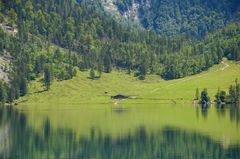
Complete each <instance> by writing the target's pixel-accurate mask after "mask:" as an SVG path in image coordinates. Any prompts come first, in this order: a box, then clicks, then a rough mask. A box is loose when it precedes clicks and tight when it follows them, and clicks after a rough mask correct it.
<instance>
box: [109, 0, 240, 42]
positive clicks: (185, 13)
mask: <svg viewBox="0 0 240 159" xmlns="http://www.w3.org/2000/svg"><path fill="white" fill-rule="evenodd" d="M113 3H114V4H115V5H116V7H117V8H118V10H119V12H120V13H121V14H122V15H124V16H125V17H127V18H128V19H137V20H138V21H139V22H140V24H141V25H142V26H143V27H144V28H147V29H152V30H154V31H156V32H157V33H159V34H161V35H167V36H174V35H177V34H190V35H193V36H196V37H199V38H202V37H204V36H205V35H206V33H207V32H211V31H214V30H216V29H219V28H222V27H224V26H225V25H226V24H227V23H229V22H230V21H232V20H233V19H236V18H237V16H238V15H237V14H238V11H239V4H240V3H239V1H237V0H184V1H183V0H170V1H169V0H161V1H159V0H116V1H114V2H113Z"/></svg>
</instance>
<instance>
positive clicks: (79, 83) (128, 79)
mask: <svg viewBox="0 0 240 159" xmlns="http://www.w3.org/2000/svg"><path fill="white" fill-rule="evenodd" d="M88 76H89V72H79V73H78V75H77V77H75V78H74V79H72V80H68V81H61V82H56V81H55V82H54V83H53V85H52V87H51V90H50V91H48V92H41V91H42V90H43V89H44V88H43V87H42V83H41V82H39V81H40V80H38V81H34V82H32V83H31V85H30V90H29V95H28V96H26V97H24V98H22V99H21V100H20V101H24V103H25V104H27V105H31V104H34V105H36V104H40V103H41V104H43V103H48V104H51V103H52V104H81V103H82V104H84V103H99V104H100V103H109V102H112V101H111V100H110V96H111V95H116V94H118V93H122V94H127V95H131V96H135V97H136V99H129V100H126V101H122V102H125V103H175V102H177V103H186V102H187V103H189V102H191V100H192V99H193V98H194V94H195V90H196V88H199V90H202V89H203V88H208V90H209V94H210V96H211V98H212V99H213V98H214V94H215V93H216V92H217V89H218V88H221V89H224V90H228V87H229V85H230V84H233V83H234V81H235V79H236V78H239V79H240V64H239V63H236V62H232V61H226V60H225V61H224V62H223V63H221V64H219V65H216V66H214V67H212V68H211V69H209V70H208V71H205V72H203V73H200V74H198V75H194V76H190V77H186V78H182V79H177V80H171V81H165V80H162V79H160V78H159V77H158V76H155V75H151V76H147V79H146V80H145V81H140V80H137V79H136V78H134V77H133V76H131V75H127V74H126V73H124V72H119V71H114V72H112V73H111V74H105V73H104V74H103V75H102V78H100V79H97V80H90V79H88ZM38 92H40V93H38ZM105 92H108V93H107V94H105Z"/></svg>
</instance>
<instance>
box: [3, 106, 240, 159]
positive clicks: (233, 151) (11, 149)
mask: <svg viewBox="0 0 240 159" xmlns="http://www.w3.org/2000/svg"><path fill="white" fill-rule="evenodd" d="M70 158H71V159H205V158H209V159H240V109H239V108H235V107H225V108H216V107H214V106H211V107H209V108H204V109H203V108H201V107H199V106H191V105H169V104H166V105H163V104H118V105H114V104H99V105H90V104H86V105H77V104H76V105H70V106H69V105H62V106H61V105H58V106H56V105H52V104H49V105H43V106H42V107H39V106H32V105H31V106H27V105H21V106H16V107H0V159H70Z"/></svg>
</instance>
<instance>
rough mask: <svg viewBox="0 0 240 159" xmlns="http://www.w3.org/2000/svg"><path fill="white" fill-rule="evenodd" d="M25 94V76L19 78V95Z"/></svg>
mask: <svg viewBox="0 0 240 159" xmlns="http://www.w3.org/2000/svg"><path fill="white" fill-rule="evenodd" d="M26 94H27V80H26V78H24V77H23V78H21V81H20V95H21V96H24V95H26Z"/></svg>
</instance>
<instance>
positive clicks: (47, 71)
mask: <svg viewBox="0 0 240 159" xmlns="http://www.w3.org/2000/svg"><path fill="white" fill-rule="evenodd" d="M51 78H52V75H51V69H50V67H49V66H48V65H47V66H46V67H45V69H44V85H45V87H46V90H49V89H50V85H51Z"/></svg>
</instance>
